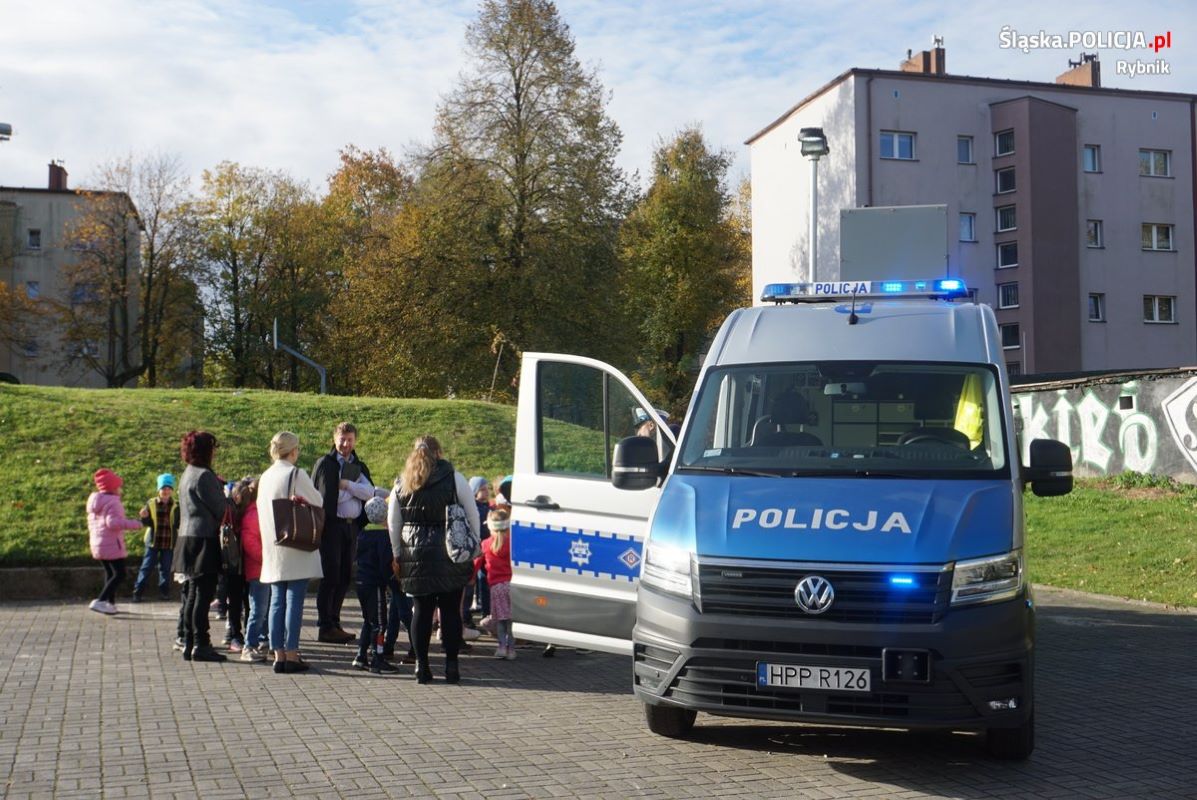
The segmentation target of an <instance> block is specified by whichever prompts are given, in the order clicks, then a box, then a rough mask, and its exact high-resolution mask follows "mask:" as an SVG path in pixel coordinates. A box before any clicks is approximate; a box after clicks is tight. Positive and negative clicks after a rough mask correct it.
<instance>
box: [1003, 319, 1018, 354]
mask: <svg viewBox="0 0 1197 800" xmlns="http://www.w3.org/2000/svg"><path fill="white" fill-rule="evenodd" d="M998 327H999V328H1001V329H1002V348H1003V349H1005V350H1013V349H1014V348H1016V347H1018V346H1019V345H1020V344H1021V341H1020V340H1019V335H1018V323H1017V322H1016V323H1014V324H1012V325H999V326H998Z"/></svg>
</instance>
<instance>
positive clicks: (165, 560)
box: [133, 472, 179, 603]
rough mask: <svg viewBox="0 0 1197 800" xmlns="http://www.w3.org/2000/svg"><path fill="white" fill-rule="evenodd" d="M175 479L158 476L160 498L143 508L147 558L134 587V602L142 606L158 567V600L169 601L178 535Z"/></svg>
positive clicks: (142, 515)
mask: <svg viewBox="0 0 1197 800" xmlns="http://www.w3.org/2000/svg"><path fill="white" fill-rule="evenodd" d="M174 494H175V476H174V475H171V474H170V473H169V472H164V473H162V474H161V475H159V476H158V494H157V495H155V496H154V497H151V498H150V499H149V500H147V501H146V503H145V505H144V506H142V507H141V513H140V514H139V516H140V517H141V524H142V525H144V526H146V528H148V529H149V530H147V531H146V534H145V557H144V558H143V559H142V560H141V569H140V570H139V571H138V572H137V581H136V583H134V584H133V602H134V603H140V602H141V594H142V592H143V591H145V584H146V581H147V580H149V577H150V570H152V569H153V568H154V567H155V566H157V567H158V596H159V597H160V598H162V599H163V600H169V599H170V564H171V560H172V559H173V557H174V550H175V536H177V535H178V533H179V504H178V503H177V502H175V497H174Z"/></svg>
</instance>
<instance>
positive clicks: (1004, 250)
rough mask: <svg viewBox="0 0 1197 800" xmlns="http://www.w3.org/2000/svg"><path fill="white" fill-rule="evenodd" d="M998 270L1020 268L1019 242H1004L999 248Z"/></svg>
mask: <svg viewBox="0 0 1197 800" xmlns="http://www.w3.org/2000/svg"><path fill="white" fill-rule="evenodd" d="M997 265H998V269H1005V268H1006V267H1017V266H1018V242H1002V243H1001V244H999V245H998V246H997Z"/></svg>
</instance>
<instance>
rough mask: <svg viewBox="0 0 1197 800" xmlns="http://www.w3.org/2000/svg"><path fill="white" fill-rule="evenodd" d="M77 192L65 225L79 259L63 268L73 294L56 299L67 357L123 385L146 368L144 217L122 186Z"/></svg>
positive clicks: (112, 384) (108, 382)
mask: <svg viewBox="0 0 1197 800" xmlns="http://www.w3.org/2000/svg"><path fill="white" fill-rule="evenodd" d="M76 194H77V195H78V201H77V203H76V207H77V211H78V214H77V216H76V217H75V218H74V219H73V220H71V221H70V222H68V223H67V225H66V227H65V233H64V240H65V241H64V243H65V245H66V246H67V247H68V248H69V249H71V250H73V251H75V252H76V253H78V258H77V260H75V261H73V262H71V263H69V264H67V265H66V266H65V267H64V268H63V282H64V283H65V285H66V286H67V294H68V297H67V299H65V300H62V301H59V302H57V303H56V310H57V313H58V316H59V319H60V321H61V324H62V330H63V336H62V341H63V347H64V352H63V353H62V356H63V357H64V358H65V359H67V360H74V359H79V360H81V361H82V362H83V363H85V364H87V366H88V367H90V368H91V369H93V370H95V371H96V372H98V373H99V374H100V375H101V376H103V378H104V381H105V384H106V385H107V386H109V387H113V388H115V387H120V386H124V385H125V384H127V383H128V382H129V381H131V380H133V379H134V378H137V377H138V376H139V375H141V374H142V372H144V371H145V362H144V361H143V360H142V358H141V352H140V346H139V337H138V311H139V301H140V283H139V274H138V273H139V262H140V252H139V249H140V232H141V227H142V225H141V219H140V217H139V216H138V214H137V209H136V207H134V205H133V202H132V200H131V199H130V198H129V195H128V194H127V193H125V192H123V191H107V190H100V191H89V190H80V191H78V192H76Z"/></svg>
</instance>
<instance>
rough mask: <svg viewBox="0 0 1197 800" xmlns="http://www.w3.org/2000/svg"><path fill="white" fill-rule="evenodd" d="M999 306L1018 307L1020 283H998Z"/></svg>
mask: <svg viewBox="0 0 1197 800" xmlns="http://www.w3.org/2000/svg"><path fill="white" fill-rule="evenodd" d="M998 308H1018V284H1017V283H999V284H998Z"/></svg>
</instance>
